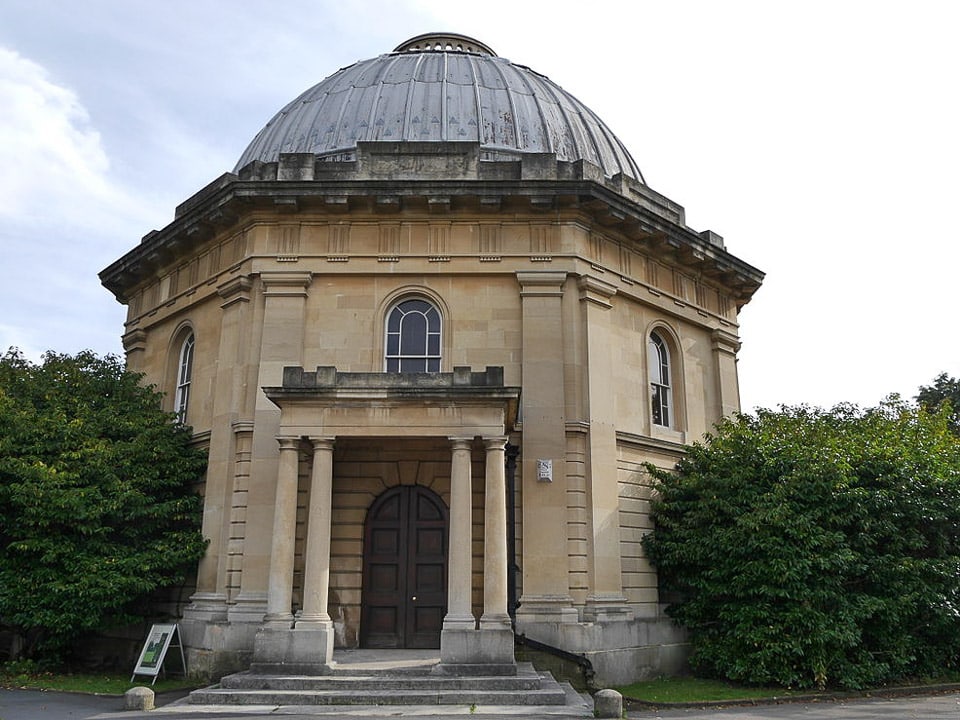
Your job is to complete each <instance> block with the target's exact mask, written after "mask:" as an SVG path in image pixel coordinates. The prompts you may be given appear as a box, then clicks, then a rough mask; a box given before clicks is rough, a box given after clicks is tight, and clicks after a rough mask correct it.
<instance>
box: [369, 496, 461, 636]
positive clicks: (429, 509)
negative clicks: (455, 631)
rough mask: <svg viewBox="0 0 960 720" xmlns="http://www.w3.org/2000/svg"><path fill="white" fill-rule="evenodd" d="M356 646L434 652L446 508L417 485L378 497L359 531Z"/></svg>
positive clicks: (443, 580)
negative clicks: (360, 556)
mask: <svg viewBox="0 0 960 720" xmlns="http://www.w3.org/2000/svg"><path fill="white" fill-rule="evenodd" d="M363 540H364V541H363V590H362V592H363V595H362V597H361V611H360V646H361V647H368V648H438V647H440V630H441V628H442V627H443V618H444V615H446V612H447V507H446V505H444V503H443V500H441V499H440V496H439V495H437V494H436V493H435V492H433V491H432V490H430V489H429V488H425V487H421V486H419V485H400V486H397V487H394V488H391V489H390V490H387V491H386V492H384V493H383V494H381V495H380V496H379V497H378V498H377V499H376V500H374V501H373V505H371V506H370V510H369V511H368V512H367V520H366V524H365V525H364V538H363Z"/></svg>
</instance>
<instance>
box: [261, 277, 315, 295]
mask: <svg viewBox="0 0 960 720" xmlns="http://www.w3.org/2000/svg"><path fill="white" fill-rule="evenodd" d="M312 281H313V274H312V273H309V272H282V271H280V272H262V273H260V282H261V283H263V294H264V295H266V296H268V297H280V296H283V297H306V296H307V288H308V287H310V283H311V282H312Z"/></svg>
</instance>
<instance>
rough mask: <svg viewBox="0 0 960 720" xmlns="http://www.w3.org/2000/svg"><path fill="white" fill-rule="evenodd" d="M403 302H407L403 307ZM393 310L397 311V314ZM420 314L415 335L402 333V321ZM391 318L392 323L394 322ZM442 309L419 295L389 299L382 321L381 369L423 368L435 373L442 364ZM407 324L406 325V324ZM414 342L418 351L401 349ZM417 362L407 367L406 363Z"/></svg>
mask: <svg viewBox="0 0 960 720" xmlns="http://www.w3.org/2000/svg"><path fill="white" fill-rule="evenodd" d="M414 304H416V305H420V304H422V305H425V306H426V309H422V308H418V307H416V306H414V307H410V306H411V305H414ZM404 306H407V307H406V308H405V307H404ZM397 313H400V316H399V318H397ZM417 315H419V316H420V317H422V318H423V330H422V331H420V332H417V331H418V330H419V328H416V327H414V329H413V332H414V333H416V335H415V336H413V337H411V336H409V335H408V336H407V337H404V329H405V327H404V326H405V324H406V323H404V320H407V322H408V323H409V322H417V320H416V318H415V317H414V316H417ZM395 318H397V319H396V324H395ZM443 326H444V322H443V312H442V311H441V309H440V306H439V305H438V303H436V302H434V301H433V300H432V299H430V298H427V297H424V296H422V295H408V296H405V297H402V298H399V299H398V300H396V301H395V302H393V303H391V304H390V306H389V308H388V309H387V312H386V314H385V316H384V322H383V371H384V372H389V373H403V372H425V373H439V372H441V369H442V365H443ZM407 328H409V325H407ZM410 342H414V343H415V344H416V345H419V347H420V348H421V349H422V352H405V351H409V350H412V349H415V348H410V347H409V343H410ZM411 364H415V365H418V367H416V368H415V369H411V368H410V365H411Z"/></svg>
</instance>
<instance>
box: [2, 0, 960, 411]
mask: <svg viewBox="0 0 960 720" xmlns="http://www.w3.org/2000/svg"><path fill="white" fill-rule="evenodd" d="M429 31H449V32H458V33H461V34H465V35H470V36H472V37H475V38H477V39H478V40H480V41H482V42H484V43H486V44H487V45H489V46H491V47H492V48H493V49H494V50H495V51H496V52H497V53H498V54H499V55H501V56H502V57H506V58H509V59H510V60H513V61H514V62H516V63H519V64H522V65H527V66H529V67H531V68H533V69H534V70H536V71H538V72H540V73H542V74H544V75H547V76H549V77H550V78H551V79H552V80H554V81H556V82H557V83H558V84H559V85H561V86H562V87H563V88H565V89H566V90H567V91H569V92H570V93H572V94H573V95H575V96H577V97H578V98H579V99H580V100H582V101H583V102H584V103H586V104H587V105H588V106H589V107H591V108H592V109H593V110H594V111H595V112H597V114H598V115H599V116H600V117H602V118H603V119H604V120H605V121H606V123H607V124H608V125H609V126H610V127H611V129H612V130H613V131H614V132H615V133H616V134H617V135H618V136H619V137H620V139H621V140H623V142H624V143H625V144H626V146H627V147H628V148H629V149H630V151H631V153H632V154H633V156H634V158H635V159H636V161H637V163H638V164H639V166H640V168H641V171H642V172H643V174H644V177H645V178H646V181H647V183H648V184H649V185H650V186H651V187H652V188H653V189H655V190H657V191H659V192H661V193H663V194H665V195H667V196H668V197H669V198H671V199H673V200H675V201H676V202H679V203H680V204H682V205H683V206H684V207H685V208H686V210H687V224H688V225H690V227H692V228H693V229H695V230H697V231H701V230H706V229H710V230H713V231H715V232H717V233H719V234H721V235H723V236H724V238H725V240H726V243H727V249H728V250H729V251H730V252H732V253H733V254H734V255H737V256H738V257H740V258H742V259H743V260H745V261H747V262H748V263H750V264H752V265H754V266H755V267H758V268H760V269H761V270H763V271H764V272H765V273H766V274H767V276H766V280H765V282H764V285H763V287H761V288H760V290H759V291H758V292H757V293H756V295H755V296H754V299H753V301H752V302H751V303H750V304H749V305H747V306H746V307H745V308H744V309H743V311H742V313H741V315H740V322H741V329H740V332H741V337H742V340H743V348H742V350H741V352H740V380H741V395H742V400H743V406H744V409H745V410H750V409H753V408H755V407H758V406H763V407H775V406H777V405H779V404H781V403H786V404H798V403H804V402H805V403H811V404H816V405H824V406H830V405H833V404H835V403H838V402H842V401H850V402H855V403H859V404H861V405H874V404H876V403H877V402H879V401H880V400H881V399H882V398H883V397H884V396H886V395H887V394H888V393H892V392H896V393H900V394H901V395H903V396H905V397H912V396H913V395H915V394H916V391H917V387H918V386H919V385H922V384H928V383H930V382H931V381H932V380H933V378H934V377H935V376H936V375H937V374H938V373H939V372H941V371H946V372H948V373H950V374H951V375H954V376H957V375H960V328H958V321H957V316H958V312H957V309H958V305H957V302H956V297H957V286H958V284H960V273H958V262H960V229H958V220H957V217H956V215H957V213H956V210H957V207H958V203H960V92H958V87H960V80H958V76H960V41H958V40H957V33H958V31H960V3H958V2H955V0H942V1H934V0H912V1H911V2H909V3H907V2H899V3H893V2H886V1H885V0H872V1H869V2H868V1H866V0H864V1H859V0H857V1H854V0H847V1H845V0H831V1H829V2H825V1H821V0H805V1H804V2H793V3H788V2H771V1H770V0H756V1H750V2H746V1H742V0H724V1H723V2H719V1H717V0H703V1H699V2H695V1H692V0H670V1H669V2H664V1H663V0H658V1H657V2H647V1H644V0H631V1H630V2H626V1H624V2H618V3H614V2H606V1H604V0H593V2H590V3H582V2H578V3H567V2H559V1H554V2H543V3H539V2H518V1H516V0H513V1H511V2H501V1H500V0H487V1H486V2H482V3H456V2H450V1H449V0H447V1H446V2H428V1H427V0H422V1H421V2H416V1H413V0H397V1H393V2H382V3H381V2H372V1H364V0H360V1H358V0H349V1H348V0H335V1H327V0H313V1H307V0H283V2H266V1H264V2H252V1H246V0H164V1H163V2H157V1H156V0H82V2H80V1H78V2H72V1H67V0H0V248H2V253H3V255H2V257H3V262H2V263H0V348H6V347H7V346H16V347H19V348H21V349H22V350H23V351H25V352H26V353H27V354H28V355H30V356H32V357H37V356H38V355H39V353H40V352H42V351H43V350H46V349H53V350H57V351H61V352H71V353H73V352H76V351H78V350H80V349H83V348H91V349H93V350H95V351H97V352H98V353H101V354H102V353H107V352H113V353H120V352H121V346H120V341H119V337H120V334H121V333H122V329H123V318H124V310H123V308H122V307H121V306H120V305H119V304H118V303H116V301H115V300H114V299H113V297H112V296H111V295H110V293H109V292H107V291H106V290H105V289H103V288H102V287H101V286H100V283H99V280H98V278H97V273H98V272H99V271H100V270H101V269H103V268H104V267H106V266H107V265H108V264H109V263H111V262H112V261H114V260H116V259H117V258H119V257H120V256H121V255H122V254H124V253H125V252H126V251H127V250H129V249H131V248H132V247H133V246H134V245H135V244H136V243H138V242H139V240H140V238H141V237H142V236H143V235H145V234H146V233H147V232H149V231H150V230H152V229H154V228H161V227H163V226H165V225H166V224H167V223H168V222H170V221H171V220H172V218H173V210H174V207H175V206H176V205H177V204H178V203H180V202H182V201H183V200H185V199H186V198H188V197H189V196H190V195H192V194H193V193H195V192H196V191H197V190H199V189H200V188H202V187H203V186H204V185H206V184H207V183H208V182H210V181H211V180H213V179H215V178H216V177H218V176H219V175H221V174H222V173H224V172H227V171H229V170H231V169H232V168H233V165H234V163H235V162H236V160H237V158H238V157H239V156H240V154H241V153H242V152H243V150H244V148H245V147H246V145H247V143H248V142H249V141H250V140H251V139H252V138H253V136H254V135H255V134H256V133H257V131H259V130H260V128H261V127H263V125H264V124H266V122H267V121H268V120H269V119H270V118H271V117H272V116H273V115H274V113H275V112H276V111H277V110H278V109H279V108H280V107H281V106H282V105H284V104H285V103H286V102H287V101H289V100H291V99H293V98H294V97H295V96H297V95H298V94H299V93H300V92H302V91H303V90H305V89H306V88H308V87H310V86H312V85H314V84H316V83H317V82H319V81H320V80H322V79H323V78H324V77H326V76H328V75H330V74H331V73H332V72H334V71H336V70H337V69H339V68H341V67H344V66H346V65H349V64H351V63H353V62H355V61H357V60H361V59H365V58H369V57H374V56H376V55H379V54H381V53H384V52H389V51H390V50H392V49H393V48H394V47H395V46H396V45H398V44H400V43H401V42H402V41H404V40H406V39H407V38H409V37H412V36H414V35H418V34H421V33H424V32H429Z"/></svg>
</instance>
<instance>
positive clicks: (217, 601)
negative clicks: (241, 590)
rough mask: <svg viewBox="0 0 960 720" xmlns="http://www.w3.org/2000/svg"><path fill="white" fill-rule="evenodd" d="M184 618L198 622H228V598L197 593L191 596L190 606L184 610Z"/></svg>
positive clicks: (220, 594)
mask: <svg viewBox="0 0 960 720" xmlns="http://www.w3.org/2000/svg"><path fill="white" fill-rule="evenodd" d="M183 616H184V618H187V617H189V618H190V619H191V620H196V621H198V622H226V620H227V596H226V595H224V594H223V593H201V592H196V593H194V594H193V595H191V596H190V604H189V605H187V607H185V608H184V609H183Z"/></svg>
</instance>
